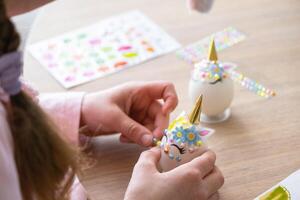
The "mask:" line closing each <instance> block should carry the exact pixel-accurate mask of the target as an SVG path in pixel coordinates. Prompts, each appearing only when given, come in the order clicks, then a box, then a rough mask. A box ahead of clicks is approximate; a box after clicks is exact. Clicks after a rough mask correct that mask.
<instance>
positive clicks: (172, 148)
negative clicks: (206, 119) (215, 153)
mask: <svg viewBox="0 0 300 200" xmlns="http://www.w3.org/2000/svg"><path fill="white" fill-rule="evenodd" d="M192 114H193V113H192ZM199 114H200V113H197V112H196V113H195V112H194V116H199ZM212 133H213V130H212V129H208V128H201V127H199V126H198V125H197V123H195V121H193V120H191V115H190V116H189V115H187V114H186V113H185V112H182V113H181V114H180V115H179V116H178V117H177V118H176V119H175V120H174V121H172V123H170V125H169V127H168V129H166V130H165V131H164V136H163V138H162V140H161V141H160V142H158V143H157V145H158V146H159V147H160V148H161V159H160V161H159V164H160V167H161V170H162V171H169V170H171V169H173V168H175V167H177V166H179V165H182V164H184V163H187V162H189V161H191V160H192V159H193V158H195V157H198V156H200V155H201V154H203V152H205V151H206V149H207V147H206V145H205V143H204V142H205V139H206V138H207V137H209V136H210V135H211V134H212Z"/></svg>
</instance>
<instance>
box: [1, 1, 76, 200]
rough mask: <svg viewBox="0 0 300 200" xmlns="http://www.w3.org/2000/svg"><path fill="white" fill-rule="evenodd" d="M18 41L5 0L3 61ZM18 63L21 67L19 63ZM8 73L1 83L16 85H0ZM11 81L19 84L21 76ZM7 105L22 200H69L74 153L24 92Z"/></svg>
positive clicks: (15, 95)
mask: <svg viewBox="0 0 300 200" xmlns="http://www.w3.org/2000/svg"><path fill="white" fill-rule="evenodd" d="M19 42H20V39H19V35H18V33H17V32H16V30H15V28H14V25H13V24H12V22H11V21H10V19H9V18H8V17H7V15H6V9H5V3H4V0H0V58H1V57H2V56H3V55H7V54H8V53H12V52H15V51H16V50H17V48H18V46H19ZM8 56H10V55H8ZM2 58H3V57H2ZM15 62H16V64H18V61H17V60H16V61H15ZM1 73H2V74H1ZM6 73H13V72H7V71H6V72H4V70H1V68H0V83H1V84H15V82H14V83H13V82H11V83H8V82H7V81H6V83H4V82H1V77H2V78H3V77H7V76H8V75H10V74H6ZM12 81H19V80H18V77H17V78H16V79H14V80H12ZM9 86H10V85H6V87H5V85H0V87H1V89H4V92H6V93H8V94H10V93H9V91H5V88H9ZM6 90H8V89H6ZM4 106H5V108H6V112H7V120H8V122H9V125H10V130H11V132H12V136H13V142H14V143H13V144H14V157H15V162H16V166H17V170H18V174H19V181H20V188H21V192H22V196H23V199H24V200H31V199H39V200H40V199H43V200H48V199H49V200H53V199H61V200H62V199H67V196H68V192H69V188H70V186H71V183H72V180H73V178H74V172H75V170H77V168H76V159H77V157H76V155H77V154H76V153H75V150H74V149H71V148H70V147H69V146H68V145H67V144H66V143H65V142H64V141H63V139H61V138H60V137H59V135H58V130H57V129H56V128H55V126H54V124H52V122H51V120H50V119H49V118H48V117H47V116H46V114H45V113H44V112H43V111H42V110H41V108H40V107H39V106H38V105H36V104H35V102H33V100H32V99H31V98H30V97H28V96H27V95H26V94H25V93H24V92H22V91H20V90H19V89H18V90H17V92H16V93H14V94H10V97H9V101H8V102H6V103H4ZM66 174H67V176H66Z"/></svg>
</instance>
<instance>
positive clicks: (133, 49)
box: [29, 11, 180, 88]
mask: <svg viewBox="0 0 300 200" xmlns="http://www.w3.org/2000/svg"><path fill="white" fill-rule="evenodd" d="M179 47H180V44H179V43H178V42H177V41H176V40H175V39H173V38H172V37H170V36H169V35H168V34H167V33H166V32H164V31H163V30H162V29H161V28H160V27H159V26H158V25H156V24H155V23H153V22H152V21H151V20H150V19H148V18H147V17H146V16H145V15H143V14H142V13H141V12H139V11H131V12H128V13H125V14H122V15H119V16H115V17H111V18H109V19H106V20H104V21H101V22H99V23H97V24H94V25H91V26H88V27H85V28H82V29H79V30H75V31H72V32H69V33H66V34H63V35H61V36H58V37H55V38H52V39H48V40H46V41H42V42H39V43H36V44H33V45H31V46H30V47H29V51H30V52H31V54H32V55H33V56H34V57H35V58H36V59H37V60H38V61H39V62H40V63H41V64H42V65H43V66H44V67H45V68H46V69H47V70H48V71H49V72H50V73H51V74H52V75H53V76H54V77H55V78H56V79H57V80H58V81H59V83H61V84H62V85H63V86H64V87H65V88H70V87H73V86H76V85H78V84H82V83H85V82H88V81H91V80H94V79H96V78H99V77H103V76H105V75H108V74H112V73H115V72H118V71H120V70H123V69H126V68H128V67H130V66H133V65H136V64H139V63H142V62H144V61H147V60H149V59H152V58H155V57H157V56H160V55H163V54H166V53H169V52H171V51H174V50H176V49H178V48H179Z"/></svg>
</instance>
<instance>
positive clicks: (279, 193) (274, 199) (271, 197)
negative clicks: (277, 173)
mask: <svg viewBox="0 0 300 200" xmlns="http://www.w3.org/2000/svg"><path fill="white" fill-rule="evenodd" d="M259 200H291V197H290V193H289V191H288V190H287V189H286V188H285V187H282V186H278V187H276V188H275V189H273V190H271V191H270V192H267V193H266V194H265V195H263V196H262V197H260V198H259Z"/></svg>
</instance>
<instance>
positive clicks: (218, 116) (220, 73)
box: [189, 40, 234, 122]
mask: <svg viewBox="0 0 300 200" xmlns="http://www.w3.org/2000/svg"><path fill="white" fill-rule="evenodd" d="M199 94H203V96H204V97H203V105H202V116H201V117H202V120H203V121H206V122H218V121H223V120H225V119H227V118H228V117H229V107H230V104H231V102H232V99H233V96H234V84H233V81H232V79H231V78H230V75H229V74H228V71H226V70H225V68H224V66H223V63H220V62H218V60H217V54H216V50H215V45H214V42H213V40H212V43H211V47H210V54H209V58H208V59H203V60H202V61H201V62H199V63H196V64H195V67H194V70H193V72H192V76H191V79H190V82H189V96H190V98H191V100H192V101H195V99H196V98H197V97H198V96H199Z"/></svg>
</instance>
